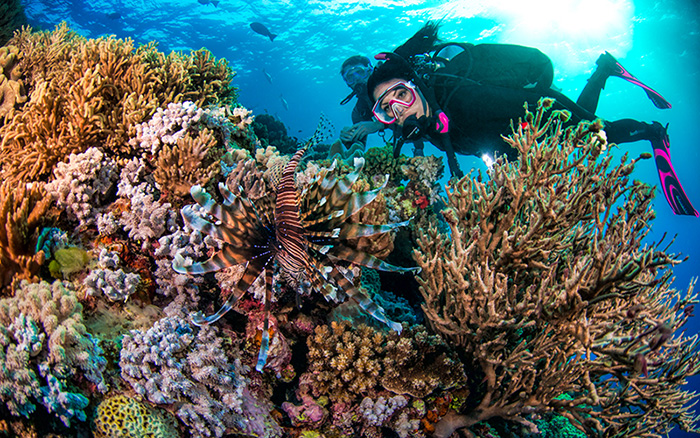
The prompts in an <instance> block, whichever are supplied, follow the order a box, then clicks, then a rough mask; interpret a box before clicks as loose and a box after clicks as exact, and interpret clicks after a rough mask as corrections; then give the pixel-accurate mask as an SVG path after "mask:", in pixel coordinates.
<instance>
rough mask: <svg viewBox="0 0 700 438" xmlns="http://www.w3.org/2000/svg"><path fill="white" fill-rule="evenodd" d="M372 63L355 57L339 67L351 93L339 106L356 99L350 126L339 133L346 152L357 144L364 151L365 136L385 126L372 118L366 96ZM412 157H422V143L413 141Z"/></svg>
mask: <svg viewBox="0 0 700 438" xmlns="http://www.w3.org/2000/svg"><path fill="white" fill-rule="evenodd" d="M372 71H373V67H372V62H371V61H370V59H369V58H367V57H366V56H361V55H355V56H351V57H350V58H348V59H346V60H345V61H344V62H343V65H342V66H341V67H340V75H341V76H342V77H343V80H344V81H345V84H346V85H347V86H348V87H350V89H351V90H352V92H351V93H350V94H349V95H348V96H347V97H345V99H343V100H342V101H341V102H340V104H341V105H345V104H347V103H348V102H350V100H352V98H353V97H357V102H356V103H355V107H354V108H353V109H352V116H351V117H352V123H353V125H352V126H349V127H345V128H343V129H342V130H341V132H340V140H341V142H342V143H343V144H344V145H345V146H346V147H347V149H348V150H350V149H354V148H353V146H354V145H357V144H359V145H360V146H361V147H362V150H364V148H365V145H366V144H367V136H369V135H370V134H374V133H375V132H379V131H382V130H384V129H385V125H384V124H383V123H381V122H379V121H378V120H377V119H375V118H374V116H373V114H372V105H373V102H372V101H371V100H370V98H369V96H368V95H367V79H368V78H369V76H370V75H371V74H372ZM413 144H414V151H413V152H414V156H422V155H423V141H422V140H416V141H414V143H413Z"/></svg>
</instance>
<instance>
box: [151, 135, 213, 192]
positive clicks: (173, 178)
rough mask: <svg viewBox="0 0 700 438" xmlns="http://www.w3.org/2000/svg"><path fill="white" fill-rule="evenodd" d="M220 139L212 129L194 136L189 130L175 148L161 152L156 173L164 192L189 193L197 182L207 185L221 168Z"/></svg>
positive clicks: (164, 148) (164, 147)
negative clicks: (218, 143) (217, 146)
mask: <svg viewBox="0 0 700 438" xmlns="http://www.w3.org/2000/svg"><path fill="white" fill-rule="evenodd" d="M217 155H220V153H219V152H218V151H217V149H216V139H215V138H214V136H213V135H212V133H211V131H209V130H208V129H206V128H205V129H203V130H201V131H200V132H199V133H198V134H197V136H195V137H193V136H192V135H191V134H190V133H189V132H188V133H186V134H185V136H184V138H181V139H179V140H177V144H175V145H173V146H172V147H170V146H168V145H165V146H163V149H162V150H161V151H160V152H159V153H158V159H157V160H156V170H155V171H154V172H153V176H154V178H155V179H156V181H157V182H158V184H160V187H161V189H162V190H163V191H167V192H169V193H172V194H173V195H175V196H176V197H183V196H186V195H187V194H188V193H189V192H190V187H192V186H193V185H195V184H199V185H201V186H204V185H206V184H207V183H208V182H209V181H210V180H211V179H213V178H214V177H215V176H216V175H217V174H218V173H219V171H220V170H221V167H220V165H219V161H218V156H217Z"/></svg>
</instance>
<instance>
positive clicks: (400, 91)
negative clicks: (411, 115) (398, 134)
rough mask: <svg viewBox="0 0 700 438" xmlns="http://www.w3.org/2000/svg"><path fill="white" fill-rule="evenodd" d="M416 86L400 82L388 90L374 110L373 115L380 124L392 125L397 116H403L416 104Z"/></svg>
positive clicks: (380, 97)
mask: <svg viewBox="0 0 700 438" xmlns="http://www.w3.org/2000/svg"><path fill="white" fill-rule="evenodd" d="M416 95H417V94H416V86H415V85H413V83H412V82H405V81H399V82H397V83H395V84H394V85H392V86H391V87H389V88H387V89H386V90H385V91H384V92H383V93H382V94H381V96H379V98H378V99H377V102H376V103H375V104H374V107H373V108H372V114H374V117H376V118H377V120H379V121H380V122H382V123H384V124H385V125H390V124H392V123H394V122H395V121H396V115H397V114H401V113H402V112H403V111H404V110H406V109H407V108H409V107H410V106H411V105H413V104H414V103H415V102H416Z"/></svg>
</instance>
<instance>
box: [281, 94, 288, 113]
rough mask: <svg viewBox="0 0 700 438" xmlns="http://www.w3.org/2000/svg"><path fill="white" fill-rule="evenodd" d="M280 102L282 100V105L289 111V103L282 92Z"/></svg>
mask: <svg viewBox="0 0 700 438" xmlns="http://www.w3.org/2000/svg"><path fill="white" fill-rule="evenodd" d="M280 102H282V106H283V107H284V109H286V110H287V111H289V104H288V103H287V101H286V100H285V98H284V96H282V95H281V94H280Z"/></svg>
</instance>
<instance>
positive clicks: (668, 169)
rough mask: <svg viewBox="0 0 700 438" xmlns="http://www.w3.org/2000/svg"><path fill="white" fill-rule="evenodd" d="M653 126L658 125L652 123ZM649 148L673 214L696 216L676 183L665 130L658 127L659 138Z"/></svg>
mask: <svg viewBox="0 0 700 438" xmlns="http://www.w3.org/2000/svg"><path fill="white" fill-rule="evenodd" d="M654 124H659V123H658V122H654ZM651 146H652V147H653V148H654V159H655V160H656V170H657V172H658V173H659V181H660V182H661V188H662V190H663V192H664V196H665V197H666V200H667V201H668V205H670V206H671V209H672V210H673V212H674V213H675V214H678V215H686V216H695V217H697V216H698V212H697V210H695V208H693V205H692V204H691V203H690V200H689V199H688V196H687V195H686V194H685V190H683V187H682V186H681V183H680V181H678V176H677V175H676V171H675V170H674V169H673V165H672V164H671V150H670V146H671V144H670V142H669V138H668V134H667V133H666V128H664V127H660V138H658V139H653V140H652V141H651Z"/></svg>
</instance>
